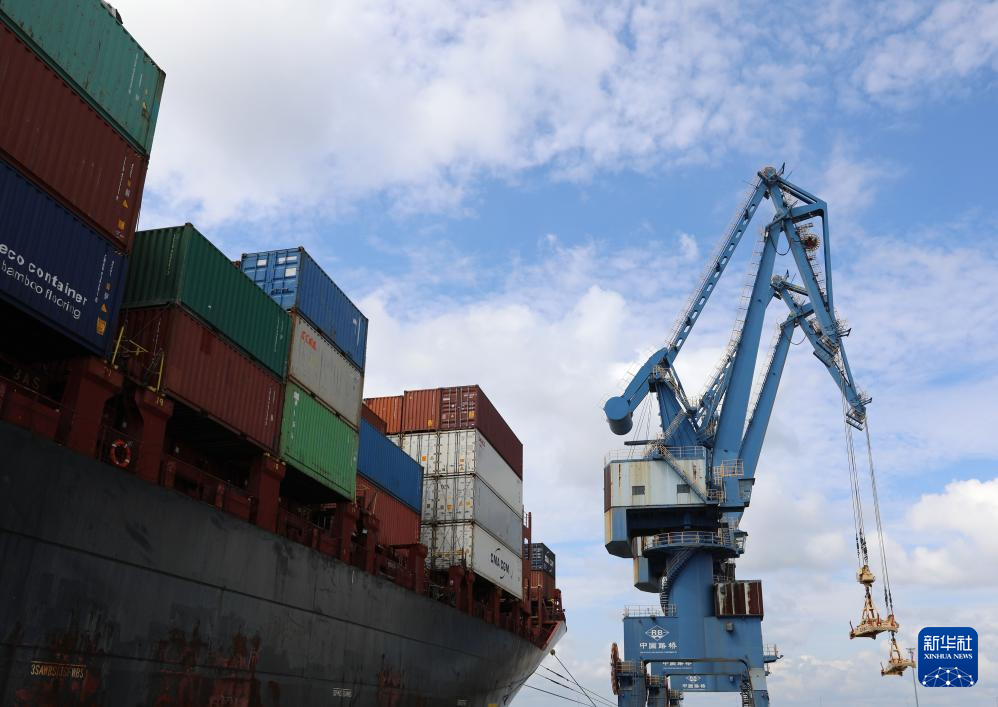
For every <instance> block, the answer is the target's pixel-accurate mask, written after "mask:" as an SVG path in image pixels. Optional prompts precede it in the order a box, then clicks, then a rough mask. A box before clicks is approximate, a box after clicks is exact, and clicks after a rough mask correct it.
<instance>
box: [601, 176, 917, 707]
mask: <svg viewBox="0 0 998 707" xmlns="http://www.w3.org/2000/svg"><path fill="white" fill-rule="evenodd" d="M765 200H768V201H769V202H771V204H772V206H773V210H774V215H773V218H772V220H771V221H770V222H769V223H768V225H766V226H765V227H764V228H763V229H762V231H761V233H760V237H759V240H758V244H757V247H756V249H755V251H754V254H753V257H752V260H751V265H750V280H749V283H748V284H747V286H746V293H745V295H744V296H743V306H742V307H741V308H740V311H739V314H738V317H737V319H736V323H735V326H734V329H733V332H732V335H731V337H730V340H729V342H728V346H727V347H726V349H725V351H724V353H723V355H722V356H721V360H720V362H719V363H718V365H717V367H716V369H715V370H714V372H713V374H712V376H710V379H709V381H708V384H707V386H706V389H705V391H704V393H703V394H702V395H701V396H700V397H699V399H698V400H691V399H690V398H689V397H688V395H687V394H686V391H685V389H684V387H683V385H682V383H681V381H680V378H679V375H678V374H677V372H676V369H675V366H674V364H675V361H676V358H677V357H678V355H679V353H680V351H681V350H682V348H683V346H684V345H685V343H686V341H687V340H688V338H689V335H690V333H691V332H692V330H693V327H694V326H695V325H696V323H697V321H698V319H699V317H700V314H701V313H702V312H703V310H704V308H705V307H706V305H707V302H708V300H709V299H710V296H711V294H712V293H713V292H714V291H715V289H716V286H717V284H718V282H719V280H720V278H721V276H722V275H723V274H724V271H725V269H726V268H727V266H728V264H729V263H730V262H731V259H732V255H733V254H734V252H735V250H736V248H737V247H738V245H739V243H740V242H741V241H742V239H743V237H744V235H745V233H746V231H747V230H748V227H749V224H750V223H751V221H752V218H753V216H755V213H756V210H757V209H758V208H759V206H760V205H761V204H762V202H763V201H765ZM816 224H820V232H816V231H815V230H814V229H815V228H817V226H816ZM780 251H782V252H780ZM778 252H779V254H780V255H785V254H786V253H789V254H790V255H791V257H792V261H793V265H794V267H795V269H796V276H795V277H791V275H790V272H789V270H788V271H787V272H786V273H785V274H783V275H774V267H775V262H776V256H777V254H778ZM774 300H779V301H781V302H783V304H784V305H785V306H786V309H787V315H786V318H785V319H783V320H782V321H781V322H780V323H779V325H778V331H777V335H776V343H775V346H774V348H773V350H772V353H771V355H770V357H769V360H768V362H766V364H765V366H764V369H763V371H762V372H761V378H760V380H759V381H758V385H757V392H756V394H755V395H754V396H753V380H754V378H755V370H756V364H757V357H758V352H759V344H760V337H761V334H762V330H763V322H764V318H765V314H766V310H767V308H768V306H769V304H770V303H771V302H773V301H774ZM798 329H800V331H801V332H802V333H803V336H804V338H806V339H807V341H808V342H809V343H810V346H811V349H812V351H813V353H814V356H815V357H816V358H817V359H818V360H819V361H820V362H821V363H822V365H823V366H824V367H825V369H826V370H827V371H828V373H829V375H830V376H831V378H832V380H833V382H834V384H835V385H836V386H837V387H838V389H839V391H840V392H841V395H842V400H843V412H844V421H845V429H846V439H847V445H846V446H847V453H848V458H849V464H850V480H851V483H852V487H853V510H854V519H855V521H856V547H857V557H858V561H859V566H860V570H859V572H858V574H857V579H858V580H859V582H860V583H861V584H862V585H863V586H864V587H865V592H866V602H865V605H864V610H863V616H862V621H861V622H860V623H859V624H858V625H857V626H855V627H852V631H851V633H850V637H853V638H857V637H870V638H874V637H876V635H877V634H879V633H881V632H884V631H889V632H890V633H891V636H892V639H891V642H892V648H891V661H890V663H889V666H888V668H885V669H884V670H883V671H882V672H883V674H885V675H887V674H900V673H901V672H903V670H904V668H905V667H910V662H909V661H904V660H902V659H901V657H900V652H899V651H897V645H896V641H895V640H894V638H893V636H894V633H895V632H896V631H897V629H898V626H897V622H896V621H895V620H894V614H893V599H892V597H891V595H890V591H889V588H888V587H889V585H888V580H887V576H886V557H885V556H883V543H882V542H881V543H880V548H881V560H882V568H883V571H884V574H885V576H884V584H885V601H886V602H887V606H888V609H889V610H890V614H889V616H888V617H887V618H886V619H881V617H880V615H879V613H878V612H877V610H876V608H875V606H874V603H873V597H872V594H871V586H872V584H873V582H874V580H875V578H874V575H873V573H872V571H871V570H870V567H869V558H868V552H867V545H866V538H865V529H864V527H863V522H862V501H861V499H860V494H859V483H860V481H859V473H858V471H857V467H856V463H855V453H854V449H853V443H852V433H853V431H854V430H860V431H862V430H866V431H867V443H869V432H868V427H867V425H866V422H867V405H868V404H869V403H870V398H869V397H868V396H867V395H865V394H864V393H863V392H861V391H860V390H859V389H858V388H857V386H856V383H855V381H854V379H853V375H852V370H851V369H850V366H849V360H848V358H847V356H846V351H845V347H844V345H843V339H844V338H845V337H846V336H848V334H849V333H850V330H849V328H848V326H847V325H846V324H845V323H844V322H843V321H842V320H841V319H839V318H838V317H837V316H836V311H835V304H834V290H833V287H832V267H831V250H830V245H829V233H828V207H827V205H826V203H825V202H824V201H822V200H821V199H819V198H818V197H816V196H814V195H813V194H810V193H808V192H806V191H804V190H803V189H801V188H800V187H798V186H796V185H794V184H792V183H790V182H789V181H787V179H785V178H784V176H783V168H781V169H779V170H777V169H775V168H773V167H766V168H764V169H762V170H761V171H760V172H758V174H757V178H756V180H755V182H754V183H753V185H752V187H751V189H750V191H749V192H748V194H747V196H746V198H745V201H744V203H743V204H742V205H741V207H740V208H739V210H738V212H737V213H736V215H735V218H734V219H733V221H732V223H731V225H730V227H729V228H728V229H727V231H726V232H725V234H724V235H723V237H722V239H721V241H720V243H719V245H718V247H717V248H716V250H715V251H714V253H713V255H712V257H711V259H710V260H709V262H708V265H707V268H706V270H705V272H704V275H703V277H702V278H701V279H700V281H699V283H698V285H697V287H696V289H695V290H694V291H693V294H692V296H691V297H690V299H689V301H688V303H687V305H686V306H685V308H684V309H683V311H682V312H681V314H680V316H679V318H678V320H677V323H676V325H675V327H674V329H673V332H672V334H671V336H670V338H669V339H668V341H667V342H666V344H665V346H664V347H663V348H661V349H659V350H658V351H656V352H655V353H654V354H653V355H652V356H651V357H649V358H648V360H647V361H646V362H645V363H644V365H643V366H642V367H641V368H640V369H639V370H638V372H637V373H636V374H635V375H634V376H633V378H632V379H631V380H630V382H629V383H628V385H627V387H626V389H625V390H624V392H623V393H622V394H621V395H619V396H614V397H611V398H610V399H609V400H607V401H606V403H605V405H604V407H603V410H604V413H605V414H606V419H607V422H608V423H609V425H610V429H611V430H612V431H613V432H614V433H616V434H618V435H626V434H628V433H629V432H631V430H632V428H633V419H634V414H635V412H636V411H637V409H638V407H639V405H640V404H641V403H642V401H643V400H644V399H645V398H646V397H647V396H648V395H649V394H650V393H654V395H655V398H656V399H657V403H658V412H659V417H660V421H661V429H662V431H661V433H660V434H658V435H657V436H656V437H655V438H654V439H640V440H631V441H629V442H627V443H626V444H627V445H628V447H629V449H628V450H626V451H623V452H619V453H611V455H609V456H608V458H607V462H606V465H605V467H604V510H605V514H604V525H605V541H606V549H607V551H608V552H609V553H610V554H612V555H616V556H619V557H623V558H630V559H631V560H632V562H633V570H634V584H635V586H636V587H637V588H638V589H641V590H643V591H647V592H653V593H657V594H658V595H659V602H658V604H657V605H655V606H652V607H631V608H629V609H626V610H625V612H624V619H623V622H624V643H623V648H624V651H623V655H621V654H620V652H619V648H618V647H617V644H614V645H613V649H612V653H611V669H612V683H613V685H612V687H613V690H614V692H615V694H616V695H617V699H618V705H619V706H620V707H645V706H646V705H647V706H648V707H652V706H656V707H658V706H661V707H666V706H670V705H678V704H680V703H681V701H682V700H683V697H684V695H685V694H687V693H699V692H733V693H738V694H739V695H740V696H741V700H742V702H741V704H742V705H756V706H758V707H765V706H766V705H768V704H769V693H768V691H767V688H766V675H767V674H768V672H769V671H768V665H769V664H770V663H772V662H775V661H776V660H778V659H779V658H780V657H781V656H780V655H779V652H778V651H777V649H776V648H775V647H769V648H767V647H765V646H764V644H763V640H762V617H763V609H762V587H761V582H759V581H740V580H738V579H736V577H735V565H736V560H737V558H738V557H739V556H741V555H742V553H743V552H744V550H745V542H746V536H747V533H746V532H745V531H743V530H741V529H740V527H739V525H740V521H741V518H742V514H743V513H744V512H745V509H746V508H747V507H748V506H749V504H750V502H751V498H752V488H753V485H754V483H755V478H756V467H757V464H758V461H759V455H760V452H761V451H762V446H763V442H764V440H765V436H766V429H767V427H768V425H769V421H770V417H771V415H772V412H773V405H774V403H775V401H776V394H777V389H778V387H779V384H780V378H781V376H782V373H783V369H784V364H785V363H786V359H787V354H788V352H789V350H790V345H791V343H792V338H793V336H794V333H795V332H796V331H797V330H798ZM868 448H869V447H868ZM870 473H871V482H872V483H873V484H874V486H873V488H874V493H875V489H876V486H875V480H874V479H873V466H872V454H871V455H870ZM874 501H875V502H876V497H874ZM876 517H877V523H878V531H879V530H880V527H879V522H880V515H879V510H878V512H877V514H876ZM895 653H896V655H895ZM898 661H900V663H899V662H898Z"/></svg>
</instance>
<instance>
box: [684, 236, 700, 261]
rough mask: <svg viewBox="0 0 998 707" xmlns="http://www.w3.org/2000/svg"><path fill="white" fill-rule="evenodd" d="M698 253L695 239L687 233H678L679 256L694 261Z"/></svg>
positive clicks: (698, 249)
mask: <svg viewBox="0 0 998 707" xmlns="http://www.w3.org/2000/svg"><path fill="white" fill-rule="evenodd" d="M699 255H700V248H699V247H698V246H697V239H696V237H695V236H692V235H690V234H689V233H680V234H679V257H680V258H682V259H683V260H686V261H694V260H696V259H697V256H699Z"/></svg>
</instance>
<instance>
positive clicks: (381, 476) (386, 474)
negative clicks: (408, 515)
mask: <svg viewBox="0 0 998 707" xmlns="http://www.w3.org/2000/svg"><path fill="white" fill-rule="evenodd" d="M357 471H359V472H360V473H361V474H363V475H365V476H366V477H367V478H368V479H369V480H371V481H372V482H373V483H375V484H377V485H378V486H380V487H381V488H383V489H384V490H385V491H387V492H388V493H391V494H392V495H394V496H395V497H396V498H398V499H399V500H401V501H402V502H403V503H405V504H406V505H408V506H409V507H410V508H412V509H413V510H414V511H416V513H419V510H420V507H421V506H422V500H423V467H422V466H421V465H420V464H419V463H418V462H416V461H415V460H414V459H412V458H411V457H410V456H409V455H408V454H406V453H405V452H403V451H402V450H401V449H399V448H398V447H397V446H396V445H395V444H394V443H392V442H391V440H389V439H388V438H387V437H385V436H384V435H382V434H381V433H380V432H378V431H377V430H376V429H375V428H374V427H373V426H372V425H370V424H369V423H368V422H367V421H366V420H361V423H360V447H359V449H358V451H357Z"/></svg>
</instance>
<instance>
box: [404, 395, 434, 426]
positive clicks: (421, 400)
mask: <svg viewBox="0 0 998 707" xmlns="http://www.w3.org/2000/svg"><path fill="white" fill-rule="evenodd" d="M439 428H440V389H439V388H432V389H430V390H407V391H405V393H404V395H403V400H402V431H403V432H429V431H432V430H436V429H439Z"/></svg>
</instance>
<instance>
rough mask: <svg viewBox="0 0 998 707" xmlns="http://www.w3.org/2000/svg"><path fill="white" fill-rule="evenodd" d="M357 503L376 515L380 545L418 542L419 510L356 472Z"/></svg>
mask: <svg viewBox="0 0 998 707" xmlns="http://www.w3.org/2000/svg"><path fill="white" fill-rule="evenodd" d="M357 503H358V504H359V505H361V506H362V507H364V508H366V509H368V510H370V511H371V512H372V513H374V515H376V516H377V517H378V521H379V528H378V539H379V542H380V543H381V544H382V545H411V544H412V543H418V542H419V511H414V510H413V509H411V508H409V506H407V505H406V504H405V503H403V502H402V501H400V500H399V499H397V498H395V497H394V496H393V495H392V494H390V493H388V492H387V491H385V490H384V489H382V488H381V487H379V486H378V485H377V484H376V483H374V482H373V481H371V480H370V479H368V478H366V477H364V476H362V475H361V474H357Z"/></svg>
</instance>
